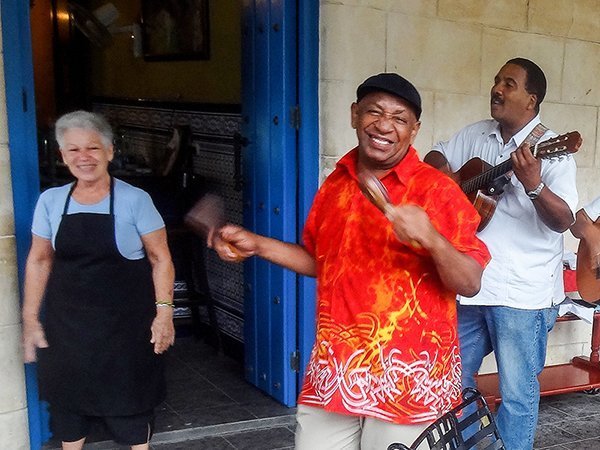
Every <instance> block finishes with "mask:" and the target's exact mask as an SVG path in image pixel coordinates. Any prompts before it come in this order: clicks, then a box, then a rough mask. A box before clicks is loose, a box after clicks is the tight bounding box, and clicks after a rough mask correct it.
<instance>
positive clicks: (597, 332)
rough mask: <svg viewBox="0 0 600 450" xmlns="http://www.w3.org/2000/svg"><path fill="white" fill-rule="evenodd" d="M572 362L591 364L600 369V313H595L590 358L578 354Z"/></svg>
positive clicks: (582, 364)
mask: <svg viewBox="0 0 600 450" xmlns="http://www.w3.org/2000/svg"><path fill="white" fill-rule="evenodd" d="M571 362H572V363H573V365H574V366H579V367H590V366H591V367H594V368H596V369H600V313H598V312H596V313H594V321H593V323H592V346H591V352H590V356H589V358H588V357H586V356H576V357H575V358H573V359H572V360H571Z"/></svg>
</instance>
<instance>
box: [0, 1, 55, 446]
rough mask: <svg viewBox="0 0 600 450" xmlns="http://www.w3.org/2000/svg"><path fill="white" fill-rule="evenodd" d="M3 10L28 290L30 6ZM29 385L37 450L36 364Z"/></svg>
mask: <svg viewBox="0 0 600 450" xmlns="http://www.w3.org/2000/svg"><path fill="white" fill-rule="evenodd" d="M0 7H1V11H2V44H3V52H4V78H5V82H6V108H7V116H8V139H9V149H10V165H11V173H12V189H13V200H14V215H15V236H16V244H17V264H18V275H19V282H20V286H22V285H23V283H22V281H23V273H24V267H25V259H26V257H27V253H28V251H29V245H30V243H31V232H30V229H31V219H32V216H33V208H34V206H35V202H36V200H37V197H38V195H39V193H40V186H39V175H38V152H37V142H36V122H35V99H34V86H33V63H32V58H31V32H30V28H29V2H24V1H22V0H2V2H1V4H0ZM25 381H26V385H27V407H28V415H29V435H30V448H31V449H33V450H37V449H39V448H41V446H42V443H43V442H44V441H46V440H47V439H48V438H49V436H50V431H49V426H48V413H47V411H46V408H45V406H44V403H43V402H40V401H39V399H38V389H37V376H36V366H35V364H26V365H25Z"/></svg>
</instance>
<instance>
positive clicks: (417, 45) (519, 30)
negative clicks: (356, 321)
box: [319, 0, 600, 370]
mask: <svg viewBox="0 0 600 450" xmlns="http://www.w3.org/2000/svg"><path fill="white" fill-rule="evenodd" d="M550 5H551V6H550ZM320 20H321V24H320V41H321V43H320V52H321V53H320V68H319V71H320V72H319V77H320V110H321V113H320V114H321V117H320V123H321V128H320V138H321V160H320V164H321V179H323V178H324V177H325V176H327V175H328V174H329V173H330V172H331V170H332V169H333V167H334V166H335V162H336V161H337V159H338V158H339V157H340V156H341V155H343V154H344V153H345V152H346V151H347V150H349V149H350V148H351V147H353V146H354V145H355V143H356V136H355V134H354V132H353V130H352V129H351V128H350V126H349V125H350V103H351V102H352V101H354V99H355V89H356V86H357V85H358V84H359V83H360V82H361V81H362V80H363V79H365V78H366V77H367V76H369V75H371V74H374V73H378V72H383V71H389V72H392V71H393V72H398V73H400V74H402V75H403V76H405V77H406V78H408V79H409V80H411V81H412V82H414V83H415V85H416V86H417V88H418V89H419V91H420V92H421V94H422V97H423V115H422V127H421V131H420V133H419V136H418V138H417V140H416V143H415V146H416V147H417V149H418V150H419V153H420V154H421V155H425V154H426V153H427V152H428V151H429V149H430V148H431V145H432V144H433V143H434V142H436V141H438V140H440V139H447V138H449V137H450V136H451V134H452V133H453V132H455V131H457V130H458V129H460V128H461V127H462V126H464V125H466V124H468V123H471V122H474V121H476V120H480V119H483V118H487V117H489V92H490V88H491V85H492V81H493V78H494V75H495V74H496V72H497V71H498V69H499V68H500V67H501V66H502V65H503V64H504V62H506V61H507V60H508V59H510V58H513V57H516V56H522V57H525V58H529V59H532V60H533V61H535V62H536V63H538V64H539V65H540V66H541V67H542V68H543V69H544V72H545V73H546V76H547V78H548V93H547V96H546V100H545V101H544V103H543V104H542V120H543V122H544V123H545V124H547V125H548V126H550V127H551V128H552V129H554V130H556V131H557V132H559V133H563V132H568V131H571V130H578V131H579V132H581V134H582V136H583V139H584V145H583V146H582V148H581V149H580V151H579V152H578V153H577V155H576V160H577V165H578V168H579V169H578V188H579V193H580V203H581V204H584V203H586V202H588V201H590V200H591V199H593V198H594V197H596V196H598V195H600V187H598V186H597V183H595V180H596V179H597V177H598V169H599V168H600V132H599V130H600V81H599V79H600V78H599V74H600V0H557V1H552V2H550V1H548V0H529V1H528V0H403V1H398V0H323V1H321V19H320ZM565 239H566V242H567V247H568V248H570V249H572V250H574V249H575V248H576V242H575V240H574V239H573V237H572V236H571V235H570V233H566V234H565ZM590 330H591V328H590V326H589V325H588V324H585V323H582V322H578V323H574V322H572V323H562V324H559V325H557V327H556V328H555V330H554V331H553V332H552V335H551V339H550V350H549V354H548V363H551V364H555V363H562V362H566V361H568V360H569V359H570V357H571V356H573V355H575V354H581V353H582V352H588V351H589V336H590ZM485 367H486V368H487V369H486V370H491V369H493V365H492V364H491V363H490V362H489V360H488V362H486V366H485Z"/></svg>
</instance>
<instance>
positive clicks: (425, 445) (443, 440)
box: [387, 388, 505, 450]
mask: <svg viewBox="0 0 600 450" xmlns="http://www.w3.org/2000/svg"><path fill="white" fill-rule="evenodd" d="M462 397H463V402H462V403H461V404H460V405H458V406H457V407H455V408H453V409H452V410H450V411H448V412H447V413H446V414H444V415H443V416H441V417H440V418H439V419H437V420H436V421H435V422H434V423H432V424H431V425H429V426H428V427H427V428H426V429H425V430H424V431H423V432H422V433H421V434H420V435H419V437H418V438H417V439H416V440H415V441H414V442H413V443H412V444H411V446H410V447H407V446H406V445H404V444H400V443H394V444H391V445H390V446H389V447H388V448H387V450H417V449H419V450H422V449H423V450H424V449H431V450H470V449H477V450H501V449H504V448H505V447H504V444H503V443H502V439H501V438H500V434H499V433H498V430H497V428H496V423H495V421H494V417H493V416H492V413H491V411H490V409H489V408H488V406H487V403H486V402H485V399H484V398H483V396H482V395H481V394H480V393H479V391H478V390H477V389H473V388H467V389H465V390H464V391H463V393H462ZM467 429H468V430H467ZM471 430H478V431H475V432H472V431H471Z"/></svg>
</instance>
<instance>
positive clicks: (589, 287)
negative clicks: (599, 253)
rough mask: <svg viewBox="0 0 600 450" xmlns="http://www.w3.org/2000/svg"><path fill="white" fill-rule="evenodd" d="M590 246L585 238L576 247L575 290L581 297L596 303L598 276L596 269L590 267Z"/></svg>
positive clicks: (599, 297)
mask: <svg viewBox="0 0 600 450" xmlns="http://www.w3.org/2000/svg"><path fill="white" fill-rule="evenodd" d="M590 253H591V252H590V247H589V245H588V243H587V242H586V241H585V240H583V239H582V240H580V241H579V247H578V248H577V270H576V274H575V276H576V278H577V291H578V292H579V295H580V296H581V298H582V299H584V300H586V301H588V302H592V303H596V302H599V301H600V278H598V275H600V274H599V273H598V269H596V268H592V267H591V260H592V259H591V254H590Z"/></svg>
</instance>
